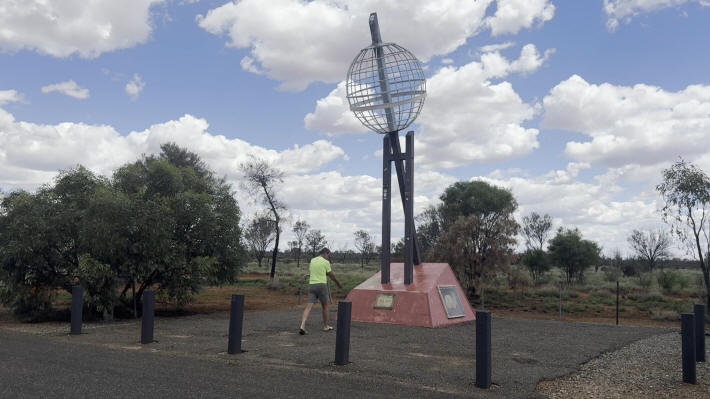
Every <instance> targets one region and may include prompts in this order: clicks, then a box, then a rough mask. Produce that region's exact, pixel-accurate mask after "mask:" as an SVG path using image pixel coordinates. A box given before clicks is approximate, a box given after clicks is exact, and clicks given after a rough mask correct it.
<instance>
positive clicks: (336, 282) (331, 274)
mask: <svg viewBox="0 0 710 399" xmlns="http://www.w3.org/2000/svg"><path fill="white" fill-rule="evenodd" d="M328 276H329V277H330V278H331V279H333V281H335V284H338V288H343V285H342V284H340V281H338V279H337V278H336V277H335V273H333V272H332V271H330V272H328Z"/></svg>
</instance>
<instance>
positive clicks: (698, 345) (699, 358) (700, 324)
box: [693, 303, 705, 362]
mask: <svg viewBox="0 0 710 399" xmlns="http://www.w3.org/2000/svg"><path fill="white" fill-rule="evenodd" d="M693 313H695V361H696V362H704V361H705V305H703V304H701V303H696V304H695V305H694V306H693Z"/></svg>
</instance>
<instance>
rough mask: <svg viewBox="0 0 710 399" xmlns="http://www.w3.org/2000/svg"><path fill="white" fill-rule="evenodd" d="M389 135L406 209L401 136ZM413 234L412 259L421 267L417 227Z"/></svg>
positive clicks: (395, 133) (391, 133) (403, 203)
mask: <svg viewBox="0 0 710 399" xmlns="http://www.w3.org/2000/svg"><path fill="white" fill-rule="evenodd" d="M387 135H388V136H389V139H390V146H391V147H392V158H393V161H394V167H395V170H396V171H397V182H398V183H399V195H400V197H401V198H402V207H403V208H404V207H405V198H404V184H405V178H406V176H405V175H406V172H405V170H404V161H403V160H402V148H401V147H400V145H399V134H398V132H389V133H388V134H387ZM413 232H414V234H413V235H412V237H413V238H414V239H413V241H412V253H413V257H412V259H413V263H414V264H415V265H419V264H421V258H420V257H419V245H417V234H416V227H415V228H414V230H413Z"/></svg>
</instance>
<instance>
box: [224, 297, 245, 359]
mask: <svg viewBox="0 0 710 399" xmlns="http://www.w3.org/2000/svg"><path fill="white" fill-rule="evenodd" d="M243 320H244V295H241V294H234V295H232V308H231V310H230V311H229V343H228V344H227V353H229V354H230V355H233V354H235V353H242V321H243Z"/></svg>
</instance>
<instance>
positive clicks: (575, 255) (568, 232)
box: [549, 227, 601, 283]
mask: <svg viewBox="0 0 710 399" xmlns="http://www.w3.org/2000/svg"><path fill="white" fill-rule="evenodd" d="M549 252H550V258H551V259H552V262H553V263H554V264H556V265H557V266H559V267H560V268H561V269H563V270H564V272H565V274H566V277H567V283H572V280H573V279H576V280H577V282H579V283H583V281H584V271H585V269H587V268H588V267H589V266H592V265H594V264H597V263H598V262H599V261H600V255H599V254H600V252H601V249H600V248H599V246H598V245H597V244H596V243H595V242H592V241H589V240H583V239H582V234H581V233H580V232H579V230H578V229H564V228H562V227H560V229H559V230H558V231H557V235H556V236H555V237H554V238H553V239H552V240H551V241H550V246H549Z"/></svg>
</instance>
